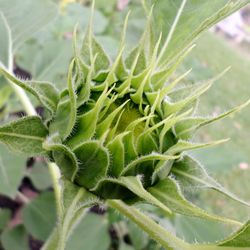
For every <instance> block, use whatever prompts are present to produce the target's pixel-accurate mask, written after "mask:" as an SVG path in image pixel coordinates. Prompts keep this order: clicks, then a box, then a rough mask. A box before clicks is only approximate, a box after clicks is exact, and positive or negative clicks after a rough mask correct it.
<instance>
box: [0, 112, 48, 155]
mask: <svg viewBox="0 0 250 250" xmlns="http://www.w3.org/2000/svg"><path fill="white" fill-rule="evenodd" d="M47 134H48V130H47V128H46V127H45V126H44V124H43V123H42V120H41V118H40V117H38V116H28V117H24V118H20V119H18V120H15V121H12V122H10V123H8V124H6V125H3V126H1V127H0V141H1V142H2V143H4V144H6V145H7V146H8V147H9V148H10V149H12V150H14V151H17V152H20V153H23V154H26V155H31V156H34V155H44V154H46V152H45V150H44V149H43V147H42V143H43V141H44V140H45V137H46V136H47Z"/></svg>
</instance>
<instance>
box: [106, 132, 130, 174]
mask: <svg viewBox="0 0 250 250" xmlns="http://www.w3.org/2000/svg"><path fill="white" fill-rule="evenodd" d="M127 134H128V132H124V133H122V134H119V135H117V136H116V137H115V138H114V139H113V140H112V141H110V142H109V143H108V144H107V148H108V150H109V153H110V164H109V169H108V176H111V177H119V176H120V174H121V172H122V170H123V168H124V163H125V148H124V143H123V138H124V136H126V135H127Z"/></svg>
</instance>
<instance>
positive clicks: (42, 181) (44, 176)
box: [26, 162, 52, 190]
mask: <svg viewBox="0 0 250 250" xmlns="http://www.w3.org/2000/svg"><path fill="white" fill-rule="evenodd" d="M26 176H27V177H29V178H30V180H31V182H32V184H33V185H34V186H35V188H37V189H38V190H46V189H48V188H50V187H51V186H52V180H51V177H50V174H49V171H48V167H47V166H46V165H45V163H43V162H36V163H35V164H34V165H33V166H32V168H30V169H28V170H27V173H26Z"/></svg>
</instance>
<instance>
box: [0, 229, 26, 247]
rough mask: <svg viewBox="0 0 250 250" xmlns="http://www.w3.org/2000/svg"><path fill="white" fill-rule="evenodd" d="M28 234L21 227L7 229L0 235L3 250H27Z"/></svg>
mask: <svg viewBox="0 0 250 250" xmlns="http://www.w3.org/2000/svg"><path fill="white" fill-rule="evenodd" d="M28 240H29V238H28V233H27V231H26V230H25V228H24V227H23V226H22V225H18V226H16V227H13V228H11V229H7V230H6V231H4V232H3V234H2V235H1V243H2V245H3V247H4V249H5V250H29V241H28Z"/></svg>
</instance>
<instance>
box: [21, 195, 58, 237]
mask: <svg viewBox="0 0 250 250" xmlns="http://www.w3.org/2000/svg"><path fill="white" fill-rule="evenodd" d="M22 218H23V223H24V226H25V228H26V229H27V231H28V232H29V233H30V234H31V235H32V236H33V237H35V238H36V239H39V240H42V241H44V240H46V239H47V238H48V236H49V235H50V233H51V232H52V230H53V227H54V225H55V224H56V208H55V200H54V194H53V193H52V192H45V193H42V194H41V195H39V196H38V197H37V198H35V199H34V200H32V201H30V202H29V203H27V204H26V205H25V206H24V208H23V210H22Z"/></svg>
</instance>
